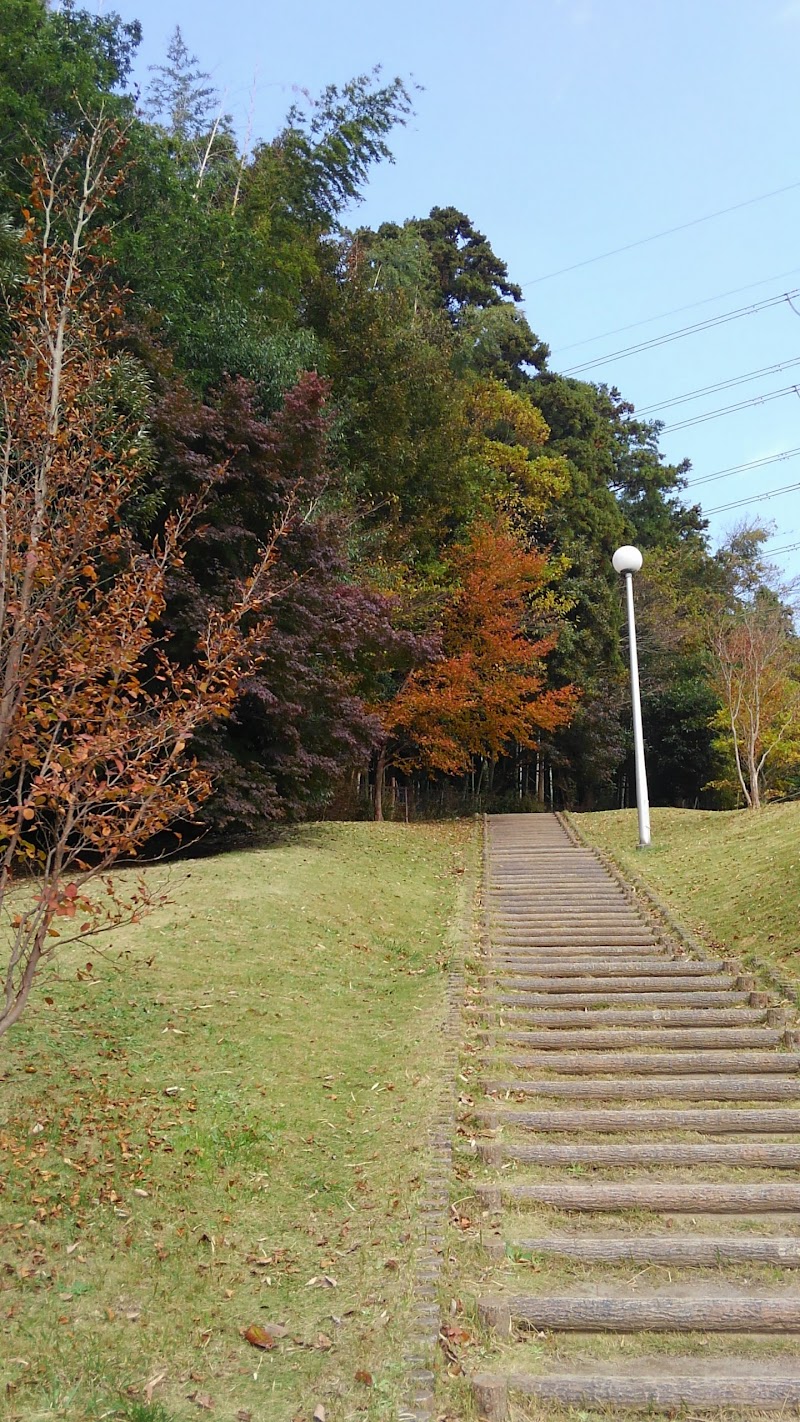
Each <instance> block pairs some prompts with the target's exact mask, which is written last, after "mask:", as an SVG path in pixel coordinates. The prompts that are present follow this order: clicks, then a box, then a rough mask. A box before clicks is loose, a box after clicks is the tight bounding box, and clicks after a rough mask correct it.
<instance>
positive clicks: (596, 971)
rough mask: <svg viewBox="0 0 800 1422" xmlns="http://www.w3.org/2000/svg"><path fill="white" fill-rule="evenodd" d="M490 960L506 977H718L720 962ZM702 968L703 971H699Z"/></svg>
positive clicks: (633, 959) (670, 960) (720, 971)
mask: <svg viewBox="0 0 800 1422" xmlns="http://www.w3.org/2000/svg"><path fill="white" fill-rule="evenodd" d="M490 963H492V967H493V968H494V973H496V974H502V975H503V977H507V975H509V974H516V973H519V974H529V975H531V977H550V978H575V977H577V978H580V977H594V978H597V977H604V978H610V977H635V975H641V977H664V978H666V980H668V981H669V980H672V978H675V977H681V978H683V977H686V975H689V977H709V975H715V977H718V975H719V974H720V973H722V971H723V968H722V963H709V964H708V966H706V964H702V966H701V964H698V971H696V973H695V971H693V967H692V964H689V966H686V964H683V963H675V961H674V960H672V958H629V957H628V958H614V960H611V961H610V960H604V958H539V957H537V958H530V960H527V958H516V957H514V958H506V957H500V956H499V954H496V953H493V954H492V958H490ZM703 968H705V971H703Z"/></svg>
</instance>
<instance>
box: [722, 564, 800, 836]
mask: <svg viewBox="0 0 800 1422" xmlns="http://www.w3.org/2000/svg"><path fill="white" fill-rule="evenodd" d="M710 645H711V654H712V657H713V662H714V684H715V688H716V690H717V693H718V695H719V697H720V700H721V702H722V705H723V708H724V711H723V716H722V717H721V718H720V719H721V720H722V722H723V724H724V726H725V729H726V731H727V732H728V733H729V735H730V740H731V745H732V751H733V759H734V763H735V766H736V776H737V779H738V782H739V785H740V786H741V789H742V794H743V795H744V799H745V803H746V804H747V806H748V808H749V809H751V810H759V809H760V808H761V804H762V795H763V778H764V773H765V769H766V767H767V763H768V761H774V760H775V759H777V756H778V754H779V753H780V751H781V749H782V748H783V747H784V746H786V744H787V742H788V741H789V739H790V738H791V737H792V736H794V735H796V734H797V732H798V730H800V645H798V639H797V637H796V636H795V634H794V632H793V629H792V626H791V620H790V617H789V615H788V613H787V609H786V608H785V607H783V606H781V604H780V602H779V601H778V600H777V599H776V598H774V597H772V596H771V595H770V594H769V593H768V592H767V591H766V590H763V589H762V590H761V591H760V592H759V593H758V594H757V595H756V597H755V598H754V599H753V601H752V602H750V603H741V604H740V605H739V606H738V607H736V608H735V609H734V610H732V611H728V612H726V613H724V614H723V616H722V617H721V618H720V620H719V622H718V624H717V626H716V627H715V629H714V631H713V633H712V636H711V644H710Z"/></svg>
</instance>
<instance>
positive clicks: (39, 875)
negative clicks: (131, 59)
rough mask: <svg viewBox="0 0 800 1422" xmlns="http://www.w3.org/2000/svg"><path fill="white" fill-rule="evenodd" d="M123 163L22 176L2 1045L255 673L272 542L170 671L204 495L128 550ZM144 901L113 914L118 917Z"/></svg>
mask: <svg viewBox="0 0 800 1422" xmlns="http://www.w3.org/2000/svg"><path fill="white" fill-rule="evenodd" d="M120 148H121V140H120V137H119V134H118V132H117V131H116V130H115V129H114V128H113V126H112V125H110V124H109V123H108V122H107V121H106V120H103V119H102V118H101V119H100V120H99V121H98V122H97V123H96V124H94V125H92V126H91V127H89V126H87V129H86V130H85V131H84V132H83V133H81V134H79V135H78V136H77V137H75V138H70V139H69V140H68V141H67V142H66V143H65V144H64V145H63V146H62V147H61V148H60V150H59V151H58V153H57V155H56V156H55V158H54V159H53V160H52V161H49V162H48V161H47V160H45V159H42V162H41V165H40V166H39V168H38V169H37V170H36V171H35V173H34V177H33V187H32V195H31V202H30V208H29V209H28V210H27V211H26V237H27V242H26V248H27V252H28V271H27V280H26V283H25V285H24V287H23V290H22V293H21V298H20V302H19V305H18V308H17V310H16V312H15V326H14V342H13V346H12V354H11V355H10V356H9V357H8V359H7V360H6V362H5V364H4V367H3V368H2V371H0V377H1V379H0V387H1V388H2V406H0V856H1V857H0V910H2V921H3V923H4V932H5V945H4V954H5V970H4V982H3V987H2V1002H1V1003H0V1033H2V1032H4V1031H6V1030H7V1029H8V1028H9V1027H10V1026H11V1025H12V1024H13V1023H14V1022H15V1021H16V1020H17V1019H18V1018H19V1016H20V1014H21V1012H22V1011H23V1009H24V1007H25V1004H26V1002H27V1000H28V996H29V994H30V990H31V986H32V983H33V981H34V978H35V975H36V972H37V969H38V967H39V965H40V963H41V961H42V958H43V957H45V956H47V954H48V953H49V952H52V951H53V949H54V946H55V945H57V944H58V943H60V942H64V941H70V940H71V939H74V938H76V937H81V936H83V935H84V934H85V933H88V932H93V931H98V930H99V929H100V928H102V927H103V926H104V925H107V924H108V923H109V922H114V921H118V918H119V914H120V913H121V912H123V911H124V908H123V906H122V904H121V901H120V899H119V898H118V897H117V896H116V895H115V892H114V890H113V885H112V884H111V882H110V881H109V880H108V879H107V878H104V886H105V891H106V892H105V896H104V895H103V894H100V895H99V896H98V894H97V893H96V892H95V893H93V892H92V891H91V889H90V883H91V881H92V880H96V879H97V877H98V876H99V875H105V871H107V870H108V868H109V867H110V866H111V865H112V864H113V863H114V862H115V861H117V860H118V859H119V858H120V857H122V856H125V857H130V856H133V855H135V854H136V852H137V850H138V849H139V847H140V846H141V845H142V844H143V843H144V842H145V841H147V840H148V839H150V838H151V837H152V836H153V835H154V834H156V833H158V832H159V831H161V830H163V829H165V828H167V827H169V826H170V825H171V824H173V823H174V821H175V820H176V819H183V818H186V817H190V816H191V815H192V814H193V812H194V810H195V808H196V806H197V805H198V803H199V802H200V801H202V799H204V798H205V796H206V795H207V794H208V792H209V790H210V782H209V777H208V775H207V774H206V773H205V772H204V771H203V769H202V768H201V767H200V766H198V765H197V764H196V762H194V761H192V760H191V759H190V758H188V757H187V754H186V749H187V745H188V744H189V742H190V740H191V738H192V737H193V735H194V734H195V732H196V730H197V728H198V726H200V725H202V724H204V723H207V722H208V721H210V720H215V719H217V718H221V717H225V716H226V715H228V714H229V712H230V710H231V707H232V705H233V703H234V699H235V695H236V689H237V685H238V680H239V677H240V676H241V675H242V673H243V672H244V671H246V670H247V668H248V666H249V665H250V663H251V660H252V658H251V644H250V638H249V635H248V633H247V632H246V631H245V630H243V619H247V618H252V617H253V616H254V615H257V614H258V612H259V611H260V609H261V608H262V607H263V605H264V599H265V597H266V596H267V592H268V574H269V569H270V567H271V563H272V560H273V554H274V547H275V542H276V540H277V538H278V537H279V534H280V526H278V527H277V528H275V529H273V531H272V536H271V538H270V540H269V542H268V543H267V544H266V545H265V546H263V545H262V547H260V548H258V549H256V550H255V559H254V562H253V565H252V567H251V569H250V571H249V575H248V576H247V577H246V578H245V579H244V580H240V581H239V582H238V583H237V584H236V585H234V586H233V587H232V588H231V595H230V598H229V601H228V603H227V606H225V607H224V608H220V609H211V610H209V612H208V615H207V616H206V617H205V619H204V620H203V622H202V625H201V626H200V628H199V630H198V638H197V647H196V649H195V655H194V658H193V660H192V661H191V663H189V664H188V665H186V666H182V665H179V664H178V663H177V662H176V661H175V660H174V659H173V658H171V657H170V655H169V648H168V642H167V638H166V637H165V635H164V633H163V630H162V629H161V628H160V619H161V617H162V615H163V612H164V607H165V593H166V587H167V584H168V579H169V577H170V574H171V571H172V570H173V569H174V568H175V567H179V566H180V563H181V560H182V558H183V557H184V551H185V547H186V544H187V541H188V540H189V537H190V534H191V528H192V524H193V523H194V522H196V519H197V517H198V515H199V513H200V511H201V509H202V504H203V498H204V495H205V493H206V492H207V490H206V489H201V490H200V491H199V492H198V494H197V495H196V496H195V497H194V498H190V499H189V500H187V501H185V502H184V503H183V504H182V505H180V506H179V507H178V508H177V509H176V510H175V512H174V513H172V514H170V515H169V516H168V517H167V518H165V520H164V521H163V524H162V527H161V529H160V531H159V534H158V536H157V537H156V539H155V540H154V542H153V543H152V545H151V546H150V547H148V548H142V547H141V546H140V545H138V544H137V542H136V540H135V539H134V537H133V534H132V532H131V529H130V526H129V523H128V521H127V518H126V514H127V511H128V506H129V504H130V501H131V500H132V499H134V498H135V496H136V493H137V490H138V486H139V482H140V480H141V477H142V461H141V449H140V438H141V430H140V428H139V427H138V424H137V422H132V421H130V420H128V419H126V418H125V417H124V416H121V415H120V413H119V410H118V408H117V407H116V405H115V400H114V393H113V392H114V379H115V361H114V358H113V357H112V356H111V354H110V353H109V350H108V347H107V344H106V339H107V334H108V332H109V330H110V328H111V327H112V326H113V325H114V323H115V321H116V320H118V318H119V315H120V309H119V298H118V296H117V295H116V294H115V292H114V290H113V287H112V286H111V284H110V282H109V279H108V271H107V266H106V263H105V262H104V256H103V253H104V251H105V249H106V245H107V242H108V233H107V232H105V231H104V230H103V229H102V227H100V226H99V225H98V217H99V213H100V210H101V207H102V204H103V201H104V199H105V198H106V196H107V195H108V191H109V188H113V186H114V182H115V179H114V177H113V174H114V172H115V171H116V170H117V168H118V164H119V157H120ZM62 233H63V234H65V235H63V236H62V235H60V234H62ZM218 474H219V471H214V476H218ZM210 482H213V477H212V480H211V481H210ZM144 897H145V892H144V890H141V891H140V892H139V893H138V894H134V895H133V896H132V898H131V899H130V900H129V901H128V909H129V911H130V912H131V913H132V914H133V915H136V914H137V913H138V912H139V911H140V910H141V907H142V904H143V901H144Z"/></svg>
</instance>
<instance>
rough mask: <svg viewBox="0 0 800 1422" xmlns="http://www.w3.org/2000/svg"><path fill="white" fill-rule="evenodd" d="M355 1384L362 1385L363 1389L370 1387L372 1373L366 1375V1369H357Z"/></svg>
mask: <svg viewBox="0 0 800 1422" xmlns="http://www.w3.org/2000/svg"><path fill="white" fill-rule="evenodd" d="M356 1382H357V1383H363V1385H364V1387H372V1373H368V1372H367V1370H366V1368H358V1370H357V1371H356Z"/></svg>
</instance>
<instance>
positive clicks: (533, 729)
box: [382, 521, 577, 774]
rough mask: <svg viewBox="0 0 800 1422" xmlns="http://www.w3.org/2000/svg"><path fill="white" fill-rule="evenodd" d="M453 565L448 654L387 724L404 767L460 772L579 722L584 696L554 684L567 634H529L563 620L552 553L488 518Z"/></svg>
mask: <svg viewBox="0 0 800 1422" xmlns="http://www.w3.org/2000/svg"><path fill="white" fill-rule="evenodd" d="M451 568H452V573H453V578H454V589H453V592H452V593H451V595H450V596H449V598H448V600H447V603H446V605H445V608H444V613H443V618H442V656H441V657H440V659H439V660H437V661H434V662H431V663H429V664H427V665H426V666H423V667H419V668H417V669H416V670H415V671H413V672H412V673H411V674H410V676H409V677H408V678H407V679H406V681H405V683H404V685H403V686H402V687H401V689H400V691H399V692H398V694H397V696H396V697H395V698H394V700H393V701H392V702H391V703H389V705H388V706H386V707H385V708H384V710H383V717H382V719H383V725H384V729H385V731H386V732H387V737H390V738H391V744H392V751H391V759H392V760H393V762H394V763H395V764H398V765H402V766H405V767H412V766H418V767H420V768H422V769H426V770H430V771H440V772H444V773H450V774H453V773H458V772H460V771H464V770H466V769H468V768H469V767H470V765H471V763H472V760H473V757H476V756H481V757H484V758H485V759H487V760H488V761H489V762H490V764H493V763H494V762H495V761H496V759H497V757H498V756H499V755H501V754H502V753H503V752H506V751H509V750H510V749H511V748H512V747H513V746H514V745H518V746H522V747H525V748H533V747H535V746H536V745H537V744H538V742H539V738H540V736H541V734H542V733H543V732H551V731H555V730H556V729H557V728H558V727H559V726H564V725H566V724H567V723H568V722H569V720H570V718H571V716H572V713H573V710H574V707H575V704H576V700H577V695H576V692H575V690H574V689H573V688H572V687H571V686H565V687H559V688H548V687H547V685H546V668H545V658H546V657H547V654H548V652H550V651H552V649H553V648H554V647H555V645H556V642H557V639H558V633H557V631H550V632H548V633H546V634H544V635H535V634H532V633H531V632H530V630H529V629H530V625H531V624H532V623H533V622H534V620H536V622H537V623H541V622H542V621H553V620H555V619H554V616H553V614H554V612H555V608H556V598H555V595H554V594H553V593H552V592H551V591H550V590H549V583H550V581H551V574H550V569H549V568H548V562H547V558H546V556H545V555H544V554H542V553H539V552H535V551H530V550H528V549H526V548H525V547H524V546H523V545H522V543H521V541H520V540H519V539H518V538H517V536H516V535H515V534H514V533H513V532H512V530H511V528H510V527H509V525H508V523H507V522H505V521H500V522H498V523H496V524H492V523H489V522H480V523H478V524H476V525H475V526H474V527H473V529H472V532H471V534H470V537H469V538H468V539H467V541H466V542H465V543H464V544H462V545H461V546H460V547H458V548H457V549H456V550H455V551H454V553H453V555H452V559H451Z"/></svg>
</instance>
